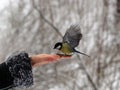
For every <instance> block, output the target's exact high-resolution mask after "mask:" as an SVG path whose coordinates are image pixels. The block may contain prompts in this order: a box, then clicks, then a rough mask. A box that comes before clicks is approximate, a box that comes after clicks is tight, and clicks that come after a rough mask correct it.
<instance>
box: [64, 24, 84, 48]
mask: <svg viewBox="0 0 120 90" xmlns="http://www.w3.org/2000/svg"><path fill="white" fill-rule="evenodd" d="M81 38H82V34H81V29H80V26H79V25H71V26H70V28H68V30H67V31H66V33H65V35H64V36H63V42H67V43H69V44H70V46H71V47H72V48H75V47H76V46H78V44H79V41H80V40H81Z"/></svg>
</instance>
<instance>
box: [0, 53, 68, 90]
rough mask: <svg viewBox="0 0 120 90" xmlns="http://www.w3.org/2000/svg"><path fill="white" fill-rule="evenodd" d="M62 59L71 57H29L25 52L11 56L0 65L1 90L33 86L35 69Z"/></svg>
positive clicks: (46, 55) (40, 55)
mask: <svg viewBox="0 0 120 90" xmlns="http://www.w3.org/2000/svg"><path fill="white" fill-rule="evenodd" d="M61 58H70V57H68V56H59V55H55V54H39V55H32V56H31V57H29V56H28V54H27V53H25V52H21V53H18V54H16V55H12V56H10V57H9V58H8V59H7V61H6V62H4V63H2V64H0V90H1V89H2V90H6V89H8V88H12V87H29V86H31V85H32V84H33V75H32V68H33V67H37V66H40V65H44V64H48V63H51V62H56V61H58V60H60V59H61Z"/></svg>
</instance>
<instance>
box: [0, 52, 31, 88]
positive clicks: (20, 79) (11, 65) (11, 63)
mask: <svg viewBox="0 0 120 90" xmlns="http://www.w3.org/2000/svg"><path fill="white" fill-rule="evenodd" d="M5 63H6V65H7V66H8V69H9V72H10V74H11V76H12V78H13V86H15V87H29V86H31V85H32V84H33V74H32V66H31V63H30V58H29V57H28V54H27V53H25V52H20V53H17V54H15V55H12V56H10V57H9V58H8V59H7V61H6V62H5ZM0 73H1V72H0Z"/></svg>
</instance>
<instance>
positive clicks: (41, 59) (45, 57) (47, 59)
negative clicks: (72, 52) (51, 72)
mask: <svg viewBox="0 0 120 90" xmlns="http://www.w3.org/2000/svg"><path fill="white" fill-rule="evenodd" d="M70 57H71V56H61V55H57V54H39V55H33V56H31V57H30V58H31V64H32V67H37V66H40V65H44V64H48V63H51V62H56V61H58V60H60V59H66V58H70Z"/></svg>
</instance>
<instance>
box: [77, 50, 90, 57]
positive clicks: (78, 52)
mask: <svg viewBox="0 0 120 90" xmlns="http://www.w3.org/2000/svg"><path fill="white" fill-rule="evenodd" d="M75 52H77V53H79V54H82V55H85V56H88V57H90V56H89V55H87V54H85V53H83V52H80V51H77V50H75Z"/></svg>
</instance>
